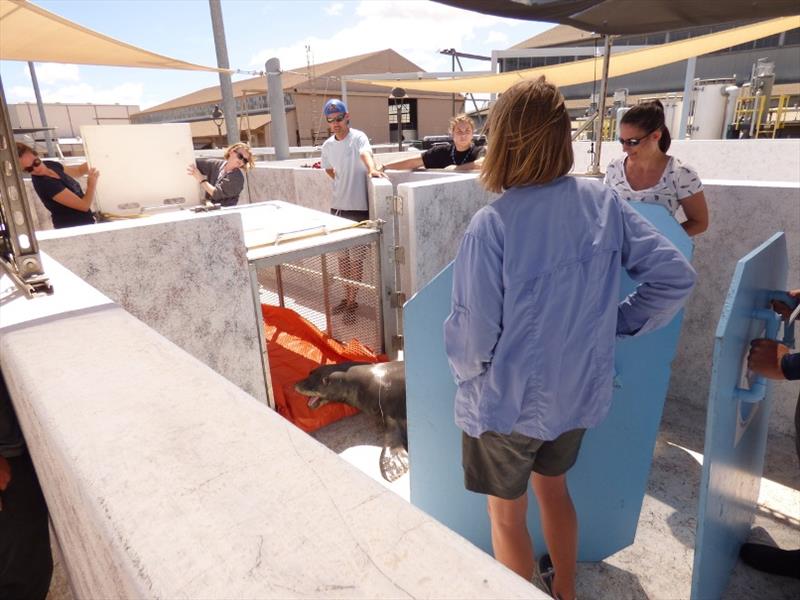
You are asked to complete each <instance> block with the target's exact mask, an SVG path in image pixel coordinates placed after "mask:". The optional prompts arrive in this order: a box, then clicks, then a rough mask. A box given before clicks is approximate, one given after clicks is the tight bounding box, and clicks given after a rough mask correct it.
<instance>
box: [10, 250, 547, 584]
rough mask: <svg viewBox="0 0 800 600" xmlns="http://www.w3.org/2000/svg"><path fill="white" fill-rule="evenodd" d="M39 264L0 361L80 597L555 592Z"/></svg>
mask: <svg viewBox="0 0 800 600" xmlns="http://www.w3.org/2000/svg"><path fill="white" fill-rule="evenodd" d="M43 262H44V265H45V269H46V270H47V273H48V274H49V276H50V277H51V280H52V282H53V284H54V286H55V289H56V290H57V291H56V294H55V295H53V296H49V297H44V298H37V299H34V300H27V299H26V298H24V297H21V296H20V295H17V294H14V293H13V290H14V287H13V284H10V281H9V279H8V278H7V277H6V276H3V278H2V285H0V289H2V290H5V291H4V292H3V297H2V298H1V299H0V302H1V303H2V304H3V310H2V313H1V314H0V362H1V364H2V369H3V374H4V376H5V378H6V381H7V383H8V387H9V391H10V393H11V398H12V401H13V403H14V407H15V409H16V412H17V415H18V416H19V420H20V424H21V426H22V429H23V432H24V435H25V438H26V440H27V442H28V447H29V449H30V453H31V456H32V458H33V461H34V464H35V466H36V471H37V474H38V476H39V479H40V481H41V484H42V488H43V491H44V495H45V498H46V500H47V504H48V508H49V510H50V516H51V519H52V523H53V527H54V529H55V531H56V534H57V537H58V540H59V543H60V545H61V548H62V550H63V555H64V562H65V564H66V567H67V570H68V573H69V576H70V580H71V584H72V587H73V589H74V590H75V593H76V597H78V598H176V599H178V598H399V597H403V598H406V597H411V598H441V597H454V598H546V597H547V596H545V595H544V594H543V593H542V592H540V591H538V590H537V589H536V588H534V587H533V586H532V585H531V584H529V583H528V582H526V581H525V580H523V579H522V578H520V577H517V576H516V575H514V574H513V573H512V572H511V571H509V570H507V569H506V568H505V567H503V566H501V565H500V564H499V563H497V562H495V561H494V560H493V559H492V558H490V557H489V556H487V555H486V554H484V553H482V552H481V551H479V550H478V549H477V548H475V547H474V546H472V545H471V544H469V543H468V542H467V541H466V540H464V539H463V538H461V537H459V536H458V535H456V534H455V533H453V532H452V531H449V530H447V529H446V528H445V527H444V526H443V525H441V524H440V523H438V522H437V521H435V520H433V519H432V518H431V517H429V516H428V515H426V514H424V513H423V512H421V511H420V510H418V509H416V508H414V507H413V506H411V505H410V504H408V503H407V502H405V501H404V500H402V499H401V498H400V497H399V496H397V495H395V494H394V493H392V492H390V491H388V490H386V489H384V488H383V487H382V486H381V485H380V484H378V483H377V482H375V481H373V480H371V479H370V478H369V477H367V476H366V475H364V474H363V473H361V472H360V471H357V470H356V469H355V468H354V467H352V466H351V465H349V464H348V463H346V462H344V461H343V460H342V459H340V458H339V457H338V456H337V455H336V454H334V453H333V452H331V451H330V450H328V449H327V448H325V447H324V446H322V445H320V444H319V443H318V442H316V441H315V440H313V439H312V438H311V437H309V436H307V435H305V434H304V433H302V432H301V431H300V430H299V429H297V428H295V427H294V426H292V425H291V424H290V423H289V422H288V421H286V420H284V419H283V418H281V417H280V416H278V415H277V413H275V412H273V411H271V410H269V409H267V408H266V407H265V406H263V405H261V404H259V403H258V402H256V401H255V400H254V399H253V398H252V397H250V396H248V395H247V394H246V393H244V392H243V391H242V390H240V389H239V388H237V387H236V386H234V385H233V384H231V383H230V382H229V381H227V380H225V379H224V378H223V377H221V376H219V375H218V374H217V373H215V372H214V371H212V370H211V369H209V368H208V367H206V366H205V365H203V364H202V363H201V362H199V361H198V360H196V359H195V358H193V357H191V356H190V355H188V354H187V353H186V352H184V351H182V350H181V349H180V348H178V347H177V346H175V345H174V344H172V343H171V342H169V341H167V340H166V339H165V338H163V337H161V336H160V335H158V334H157V333H156V332H154V331H153V330H152V329H150V328H148V327H147V326H146V325H145V324H143V323H142V322H140V321H138V320H137V319H135V318H134V317H132V316H131V315H130V314H128V313H127V312H125V311H124V310H123V309H122V308H121V307H119V306H118V305H116V304H114V303H112V302H111V301H110V300H109V299H108V298H106V297H104V296H103V295H102V294H100V293H99V292H97V291H96V290H94V289H93V288H91V287H90V286H89V285H88V284H86V283H85V282H83V281H81V280H80V279H78V278H77V277H75V276H74V275H73V274H72V273H70V272H69V271H67V270H66V269H65V268H63V267H61V266H60V265H59V264H58V263H56V262H55V261H53V260H51V259H50V258H49V257H47V256H46V255H45V256H43ZM9 290H10V292H9Z"/></svg>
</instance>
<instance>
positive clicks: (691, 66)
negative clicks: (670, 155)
mask: <svg viewBox="0 0 800 600" xmlns="http://www.w3.org/2000/svg"><path fill="white" fill-rule="evenodd" d="M696 66H697V57H696V56H693V57H692V58H690V59H689V60H687V61H686V79H684V81H683V106H682V107H681V124H680V127H679V128H678V139H679V140H685V139H686V129H687V125H688V123H689V109H690V108H691V106H692V91H693V90H694V70H695V67H696Z"/></svg>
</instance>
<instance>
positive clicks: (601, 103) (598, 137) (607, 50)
mask: <svg viewBox="0 0 800 600" xmlns="http://www.w3.org/2000/svg"><path fill="white" fill-rule="evenodd" d="M610 60H611V36H610V35H607V36H605V43H604V44H603V79H602V81H601V82H600V97H599V98H598V99H597V119H595V122H594V148H595V151H594V156H593V157H592V166H591V167H589V175H595V176H597V175H600V148H601V147H602V145H603V121H604V119H605V116H606V94H607V93H608V64H609V61H610Z"/></svg>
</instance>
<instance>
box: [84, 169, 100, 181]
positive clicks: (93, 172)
mask: <svg viewBox="0 0 800 600" xmlns="http://www.w3.org/2000/svg"><path fill="white" fill-rule="evenodd" d="M98 177H100V171H98V170H97V169H89V171H88V172H87V173H86V183H87V184H95V183H97V178H98Z"/></svg>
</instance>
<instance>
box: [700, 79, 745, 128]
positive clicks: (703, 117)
mask: <svg viewBox="0 0 800 600" xmlns="http://www.w3.org/2000/svg"><path fill="white" fill-rule="evenodd" d="M735 83H736V82H735V81H734V80H733V79H695V81H694V89H693V99H694V113H693V118H692V129H691V138H692V139H693V140H718V139H721V138H722V132H723V126H724V124H725V108H726V107H725V105H726V101H727V99H728V96H727V93H726V92H725V89H726V88H728V87H730V86H731V85H733V84H735Z"/></svg>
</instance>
